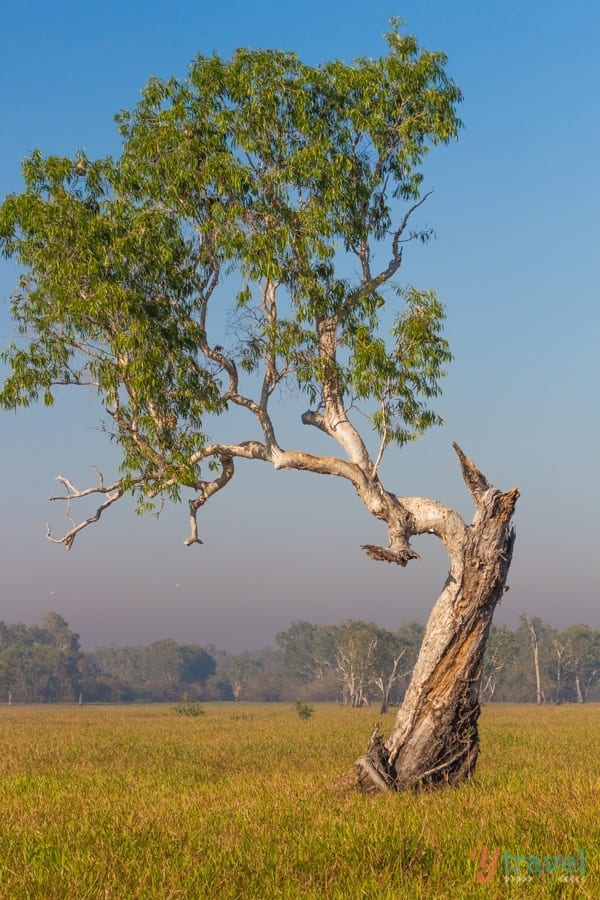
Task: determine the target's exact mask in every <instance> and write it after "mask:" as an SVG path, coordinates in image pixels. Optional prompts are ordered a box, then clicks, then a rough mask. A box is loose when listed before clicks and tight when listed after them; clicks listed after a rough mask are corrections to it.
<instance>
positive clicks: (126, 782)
mask: <svg viewBox="0 0 600 900" xmlns="http://www.w3.org/2000/svg"><path fill="white" fill-rule="evenodd" d="M205 710H206V715H204V716H200V717H197V718H194V717H182V716H177V715H175V713H174V710H173V707H172V706H170V705H164V706H147V707H146V706H136V707H82V708H76V707H64V706H63V707H56V706H47V707H11V708H8V707H5V708H2V709H1V710H0V741H1V744H0V746H1V748H2V752H1V754H0V804H1V806H0V808H1V809H2V820H1V825H0V896H1V897H2V898H8V900H20V898H27V900H33V898H43V900H54V898H65V900H85V898H104V900H107V898H110V900H133V898H160V900H168V898H185V900H196V898H212V897H215V898H217V897H218V898H260V900H271V898H295V897H302V898H340V900H342V898H343V900H354V898H357V900H358V898H369V900H370V898H372V900H378V898H384V900H388V898H389V900H392V898H393V900H396V898H399V900H405V898H406V900H411V898H432V900H435V898H440V900H441V898H444V900H455V898H456V900H461V898H471V897H473V898H479V897H483V898H494V897H557V898H558V897H561V898H562V897H590V898H598V897H600V865H599V863H600V853H599V847H600V814H599V810H600V771H599V769H598V763H599V761H600V708H599V707H598V705H590V706H584V707H571V706H569V707H556V708H555V707H552V708H550V707H548V708H537V707H533V706H493V707H487V708H486V709H485V710H484V711H483V714H482V718H481V736H482V754H481V757H480V761H479V765H478V769H477V773H476V776H475V777H474V779H473V780H472V782H471V783H469V784H464V785H463V786H461V787H460V788H456V789H451V790H443V791H438V792H435V793H431V794H413V793H408V794H400V795H394V796H390V795H386V796H381V797H363V796H360V795H357V794H347V793H343V792H342V791H340V790H338V789H336V784H339V781H340V779H339V776H340V775H341V774H343V773H344V771H345V770H346V769H348V768H349V766H350V765H351V763H352V761H353V759H354V758H355V757H356V756H358V755H359V754H360V753H362V752H364V750H365V746H366V743H367V741H368V735H369V733H370V730H371V726H372V723H373V721H374V719H375V718H376V715H375V711H373V710H348V709H343V708H340V707H337V706H334V705H325V704H324V705H319V704H317V705H316V709H315V715H314V716H313V717H312V718H311V719H309V720H307V721H302V720H301V719H300V718H299V717H298V715H297V713H296V710H295V708H294V707H293V706H292V705H283V704H282V705H275V704H274V705H266V704H207V705H206V706H205ZM392 721H393V713H389V714H388V715H387V716H386V717H384V722H383V725H384V728H385V727H388V728H389V726H390V725H391V723H392ZM478 846H479V847H480V846H487V847H488V848H489V849H490V852H492V851H493V850H494V848H496V847H500V848H502V850H503V851H506V852H508V853H510V854H519V855H522V856H529V857H532V856H539V857H542V856H545V855H551V856H553V857H554V856H559V857H560V858H561V860H562V858H564V857H566V856H567V855H570V854H573V853H576V852H577V851H580V850H581V851H584V852H585V867H586V873H585V877H584V878H583V880H582V882H581V883H580V882H576V881H569V880H566V879H567V878H569V877H571V876H567V875H565V874H560V873H561V872H562V869H560V865H559V872H556V873H554V874H537V873H535V874H529V875H528V873H527V872H526V866H527V863H526V862H523V863H522V871H521V878H524V877H528V878H529V879H530V880H529V881H527V882H523V881H522V880H518V879H517V878H516V877H515V878H513V879H512V880H509V881H508V882H506V881H505V880H504V875H503V865H502V857H500V859H499V861H498V866H497V870H496V872H495V874H494V876H493V878H492V879H491V880H490V882H489V883H488V884H477V883H475V874H476V869H477V866H476V862H475V861H474V860H472V859H471V858H470V854H471V851H472V850H473V848H476V847H478Z"/></svg>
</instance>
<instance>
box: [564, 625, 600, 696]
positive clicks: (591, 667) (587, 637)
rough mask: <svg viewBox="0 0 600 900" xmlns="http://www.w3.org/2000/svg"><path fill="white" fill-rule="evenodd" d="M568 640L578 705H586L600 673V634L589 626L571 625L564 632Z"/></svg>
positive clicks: (570, 664)
mask: <svg viewBox="0 0 600 900" xmlns="http://www.w3.org/2000/svg"><path fill="white" fill-rule="evenodd" d="M561 636H562V638H563V640H568V642H569V645H568V656H569V667H570V671H571V672H572V677H573V687H574V695H575V699H576V700H577V703H585V701H586V700H587V699H588V696H589V691H590V687H591V686H592V684H593V683H594V682H595V681H597V679H598V673H599V672H600V633H599V632H597V631H592V629H591V628H590V627H589V626H588V625H571V626H569V628H566V629H565V630H564V631H563V632H562V635H561Z"/></svg>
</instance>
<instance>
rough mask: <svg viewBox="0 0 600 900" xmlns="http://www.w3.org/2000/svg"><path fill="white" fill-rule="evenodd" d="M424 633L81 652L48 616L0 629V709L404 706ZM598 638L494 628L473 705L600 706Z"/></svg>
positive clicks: (310, 629) (357, 631)
mask: <svg viewBox="0 0 600 900" xmlns="http://www.w3.org/2000/svg"><path fill="white" fill-rule="evenodd" d="M423 632H424V628H423V626H422V625H420V624H419V623H418V622H409V623H408V624H405V625H402V626H401V627H400V628H399V629H398V630H397V631H393V632H392V631H387V630H386V629H383V628H379V627H378V626H377V625H375V624H373V623H372V622H362V621H358V620H350V621H347V622H343V623H342V624H340V625H315V624H312V623H311V622H304V621H297V622H294V623H293V624H292V625H291V626H290V627H289V628H288V630H287V631H284V632H281V633H280V634H278V635H277V647H276V648H275V649H273V648H267V649H264V650H258V651H252V652H249V651H244V652H243V653H237V654H232V653H228V652H226V651H224V650H219V649H217V648H216V647H214V646H212V645H207V646H204V647H202V646H200V645H198V644H179V643H178V642H177V641H174V640H171V639H168V638H167V639H164V640H160V641H156V642H155V643H153V644H150V645H148V646H145V647H116V646H110V647H98V648H97V649H96V650H93V651H92V652H90V653H86V652H84V651H82V650H81V647H80V644H79V635H77V634H75V633H74V632H73V631H71V629H70V628H69V625H68V623H67V622H66V621H65V620H64V619H63V618H62V616H60V615H58V613H55V612H51V613H48V615H47V616H46V617H45V618H44V620H43V622H42V624H41V625H40V626H37V625H33V626H27V625H6V624H5V623H4V622H0V699H1V700H3V701H4V702H7V703H52V702H63V703H64V702H85V703H94V702H96V703H97V702H104V703H114V702H121V703H123V702H135V701H137V702H139V701H146V702H150V701H152V702H156V701H179V700H181V699H182V697H188V698H190V699H197V700H202V701H205V700H206V701H208V700H260V701H279V700H282V701H296V700H302V701H310V700H312V701H319V700H328V701H338V702H341V703H345V704H348V705H351V706H363V705H369V704H373V703H378V704H380V705H381V706H382V707H384V708H385V707H387V706H388V705H394V704H398V703H400V702H401V700H402V698H403V696H404V692H405V691H406V688H407V685H408V682H409V679H410V675H411V672H412V668H413V666H414V664H415V661H416V658H417V654H418V651H419V647H420V644H421V640H422V638H423ZM599 676H600V631H594V630H593V629H591V628H589V627H588V626H587V625H572V626H570V627H569V628H566V629H564V630H563V631H556V630H554V629H553V628H551V627H550V626H549V625H547V624H545V623H544V622H542V621H541V620H540V619H538V618H533V619H529V618H527V617H526V616H523V617H522V618H521V624H520V625H519V627H518V628H516V629H515V630H510V629H509V628H507V627H506V626H500V627H496V626H493V627H492V631H491V634H490V639H489V641H488V647H487V651H486V658H485V665H484V671H483V675H482V682H481V693H482V700H484V701H492V700H501V701H513V702H514V701H517V702H534V701H536V700H537V701H538V702H540V703H541V702H549V703H550V702H551V703H564V702H570V703H573V702H578V703H584V702H586V701H593V700H595V701H600V677H599Z"/></svg>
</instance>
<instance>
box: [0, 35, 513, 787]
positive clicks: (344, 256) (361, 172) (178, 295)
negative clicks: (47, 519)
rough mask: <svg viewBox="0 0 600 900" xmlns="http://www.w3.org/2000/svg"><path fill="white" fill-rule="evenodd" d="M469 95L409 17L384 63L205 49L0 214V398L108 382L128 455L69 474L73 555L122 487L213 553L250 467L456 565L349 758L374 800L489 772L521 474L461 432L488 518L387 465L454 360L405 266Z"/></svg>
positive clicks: (422, 418) (24, 399)
mask: <svg viewBox="0 0 600 900" xmlns="http://www.w3.org/2000/svg"><path fill="white" fill-rule="evenodd" d="M460 99H461V95H460V91H459V89H458V87H457V86H456V85H455V84H454V83H453V81H452V80H451V79H450V78H449V77H448V75H447V73H446V58H445V56H444V54H442V53H439V52H429V51H426V50H423V49H421V48H419V46H418V44H417V42H416V41H415V39H414V38H412V37H410V36H405V35H403V34H402V33H400V31H399V30H398V28H397V27H396V25H395V24H394V25H393V27H392V30H391V32H390V33H389V34H388V35H387V50H386V53H385V55H383V56H382V57H381V58H379V59H359V60H356V61H355V62H354V63H352V64H350V65H348V64H345V63H343V62H340V61H334V62H328V63H324V64H322V65H319V66H316V67H311V66H307V65H305V64H303V63H302V62H301V61H300V60H299V59H298V57H297V56H296V55H294V54H292V53H284V52H279V51H256V52H255V51H248V50H239V51H238V52H236V53H235V54H234V56H233V57H232V59H231V60H230V61H224V60H222V59H220V58H219V57H218V56H212V57H204V56H199V57H197V58H196V59H195V60H194V62H193V63H192V64H191V66H190V69H189V76H188V77H187V78H186V79H185V80H176V79H171V80H169V81H166V82H163V81H159V80H158V79H151V80H150V81H149V83H148V84H147V86H146V88H145V90H144V92H143V95H142V99H141V101H140V103H139V104H138V105H137V107H136V108H135V109H133V110H132V111H130V112H122V113H121V114H120V115H119V116H118V117H117V121H118V124H119V128H120V132H121V136H122V153H121V155H120V157H119V158H118V159H116V160H115V159H112V158H106V159H100V160H96V161H93V160H91V159H89V158H88V157H87V156H86V155H85V154H84V153H81V152H80V153H78V154H76V155H75V157H74V158H73V159H70V158H58V157H53V156H50V157H45V158H44V157H43V156H42V155H41V153H39V152H36V153H34V154H33V155H32V156H31V157H30V158H28V159H27V160H26V161H25V163H24V166H23V176H24V180H25V190H24V192H23V193H21V194H20V195H18V196H10V197H8V198H7V199H6V200H5V202H4V204H3V206H2V209H1V213H0V242H1V246H2V250H3V252H4V254H5V255H6V256H7V257H12V258H14V259H15V260H16V261H17V262H18V263H19V264H20V265H21V266H22V267H23V270H24V274H23V276H22V277H21V279H20V284H19V287H18V289H17V291H16V292H15V294H14V296H13V301H12V312H13V316H14V318H15V320H16V322H17V324H18V327H19V331H20V336H19V338H18V339H17V340H16V341H15V342H13V343H12V344H11V345H10V347H9V348H8V350H7V352H6V354H5V360H6V361H7V362H8V364H9V365H10V367H11V374H10V375H9V377H8V378H7V380H6V382H5V384H4V387H3V390H2V393H1V402H2V404H3V406H4V407H6V408H9V409H13V408H16V407H19V406H23V405H28V404H30V403H32V402H33V401H35V400H37V399H38V398H39V397H40V396H41V397H42V398H43V399H44V402H45V403H47V404H52V403H53V400H54V393H55V388H56V386H58V385H69V386H81V385H86V386H91V387H92V388H93V389H94V390H95V391H97V394H98V397H99V400H100V402H101V404H102V406H103V407H104V410H105V413H106V420H105V427H106V430H107V431H108V432H110V434H111V437H112V438H113V439H114V440H115V441H116V442H117V444H118V445H119V446H120V447H121V449H122V451H123V458H122V468H121V473H120V476H119V477H118V478H117V479H116V480H114V481H112V483H110V484H108V483H105V481H104V479H103V478H102V477H100V479H99V482H98V484H96V485H93V486H91V487H88V488H85V489H78V488H76V487H75V485H74V484H73V483H72V481H71V480H70V479H68V478H66V477H63V476H61V477H60V478H59V480H60V481H61V482H62V484H63V486H64V494H63V495H61V498H62V499H64V500H66V501H67V502H68V503H69V504H70V505H71V506H72V505H73V503H74V501H75V500H76V499H77V498H80V497H84V496H88V497H89V496H93V495H97V496H98V497H99V505H98V507H97V511H96V512H95V513H93V514H92V515H90V516H88V517H86V518H82V520H81V521H80V522H79V523H77V524H75V525H74V526H73V527H72V528H71V529H70V530H69V531H68V532H67V533H66V534H64V535H62V536H61V537H54V536H53V535H52V534H51V533H50V532H49V537H50V539H51V540H55V541H60V542H62V543H64V544H65V545H66V546H67V547H69V548H70V547H71V546H72V544H73V541H74V540H75V538H76V536H77V534H78V533H79V532H80V531H81V529H82V528H84V527H86V526H87V525H89V524H90V523H91V522H93V521H97V520H98V519H99V518H100V517H101V516H102V515H103V513H104V512H105V511H106V510H107V508H108V507H109V506H110V505H111V504H113V503H115V502H116V501H117V500H119V498H121V497H122V496H124V495H126V494H129V493H132V494H134V495H136V496H137V498H138V501H139V503H140V505H141V506H142V507H143V508H144V507H146V506H147V505H149V504H151V503H152V502H156V500H157V498H161V497H164V496H167V497H169V498H172V499H175V500H179V499H180V498H181V497H182V496H184V494H186V493H187V492H190V493H191V497H190V499H189V500H188V502H189V512H190V533H189V536H188V538H187V540H186V543H187V544H196V543H201V541H200V537H199V534H198V523H197V513H198V511H199V509H200V508H201V507H202V506H203V505H204V504H205V503H206V502H207V500H209V498H210V497H212V496H213V495H215V494H216V493H217V492H218V491H220V490H221V489H222V488H224V487H225V486H226V485H227V484H228V483H229V482H230V481H231V480H232V478H233V476H234V473H235V461H236V459H239V458H242V459H250V460H256V461H261V462H264V463H268V464H270V465H271V466H272V467H273V468H274V469H275V470H281V469H290V468H292V469H301V470H304V471H308V472H313V473H318V474H321V475H335V476H338V477H340V478H343V479H345V480H346V481H347V482H348V483H349V484H350V485H351V486H352V488H353V489H354V490H355V491H356V492H357V494H358V496H359V497H360V499H361V500H362V502H363V504H364V506H365V507H366V509H367V510H368V511H369V512H370V513H371V514H372V515H373V516H375V517H376V518H377V519H379V520H381V521H383V522H384V523H386V525H387V529H388V533H389V543H388V546H386V547H383V546H377V545H374V544H365V545H364V548H363V549H364V550H365V551H366V552H367V553H368V554H369V556H370V557H371V558H372V559H374V560H380V561H384V562H387V563H395V564H398V565H400V566H405V565H406V564H407V563H409V562H410V561H411V560H414V559H416V558H417V554H416V552H415V551H414V549H413V548H412V547H411V543H410V542H411V538H412V537H413V535H418V534H423V533H431V534H435V535H437V536H438V537H439V538H440V539H441V540H442V541H443V543H444V545H445V547H446V549H447V551H448V554H449V557H450V574H449V576H448V580H447V582H446V584H445V586H444V588H443V591H442V594H441V596H440V598H439V600H438V602H437V604H436V606H435V608H434V610H433V612H432V615H431V618H430V620H429V624H428V627H427V630H426V633H425V637H424V641H423V646H422V649H421V653H420V656H419V659H418V662H417V664H416V666H415V669H414V673H413V677H412V681H411V684H410V686H409V688H408V691H407V694H406V699H405V702H404V704H403V706H402V709H401V711H400V712H399V714H398V719H397V722H396V725H395V727H394V729H393V731H392V733H391V734H390V735H389V737H388V738H387V739H386V740H385V741H383V740H382V739H381V738H380V737H378V736H377V737H375V738H374V739H373V740H372V741H371V744H370V747H369V750H368V753H367V754H366V756H365V757H363V758H361V759H360V760H359V761H358V762H357V772H358V774H359V780H360V781H361V783H362V784H363V786H364V787H365V788H376V789H380V790H387V789H389V788H398V789H399V788H403V787H405V786H407V785H415V784H437V783H448V782H450V783H452V782H456V781H458V780H460V779H461V778H463V777H465V776H467V775H468V774H469V773H470V772H471V771H472V770H473V767H474V765H475V760H476V757H477V752H478V735H477V719H478V715H479V703H478V691H479V681H480V675H481V665H482V656H483V651H484V648H485V642H486V638H487V634H488V630H489V627H490V623H491V619H492V614H493V611H494V607H495V605H496V603H497V602H498V600H499V598H500V596H501V595H502V592H503V590H504V584H505V579H506V574H507V571H508V567H509V564H510V559H511V554H512V547H513V532H512V530H511V525H510V520H511V516H512V513H513V509H514V506H515V503H516V500H517V496H518V493H517V490H516V489H515V488H513V489H512V490H510V491H508V492H507V493H502V492H501V491H499V490H497V489H496V488H495V487H493V486H492V485H491V484H490V483H489V482H488V481H487V479H486V478H485V477H484V475H483V474H482V473H481V472H480V471H479V470H478V469H477V468H476V466H475V465H474V463H473V462H472V461H471V460H470V459H469V458H468V457H467V456H466V455H465V454H464V453H463V452H462V451H461V450H460V448H459V447H458V446H456V447H455V449H456V452H457V454H458V458H459V462H460V466H461V469H462V474H463V477H464V479H465V481H466V484H467V486H468V488H469V490H470V492H471V495H472V497H473V500H474V504H475V516H474V518H473V521H472V522H471V524H467V523H466V522H465V521H463V519H462V517H461V516H460V515H459V514H458V513H457V512H455V511H454V510H452V509H449V508H447V507H445V506H443V505H442V504H441V503H438V502H436V501H434V500H429V499H425V498H422V497H411V496H408V495H405V494H404V493H401V494H397V493H395V492H393V491H391V490H389V489H388V488H386V487H385V486H384V485H383V484H382V482H381V480H380V477H379V469H380V463H381V460H382V457H383V454H384V452H385V450H386V448H387V447H388V446H389V445H390V444H396V445H400V446H401V445H403V444H405V443H406V442H407V441H411V440H413V439H414V438H416V437H418V436H419V435H421V434H422V433H423V432H424V431H425V430H426V429H427V428H429V427H430V426H432V425H434V424H436V423H438V422H440V419H439V416H438V415H437V414H436V413H435V412H434V410H433V409H432V408H431V405H430V401H431V399H432V398H434V397H436V396H437V395H438V394H439V391H440V379H441V377H442V375H443V374H444V367H445V366H446V365H447V363H448V362H449V360H450V352H449V348H448V344H447V342H446V340H445V339H444V337H443V333H442V325H443V318H444V310H443V307H442V304H441V303H440V301H439V299H438V298H437V296H436V294H435V293H434V292H433V291H431V290H418V289H416V288H415V287H413V286H410V285H404V286H402V285H401V284H399V282H398V280H397V279H398V276H399V272H400V268H401V265H402V261H403V256H404V252H405V248H406V247H407V244H410V242H411V241H417V242H418V241H426V240H427V239H428V237H429V236H430V231H429V230H427V229H422V228H418V227H413V222H414V221H415V213H416V212H417V210H418V209H419V208H420V207H421V205H422V204H423V203H424V201H425V199H426V197H427V194H423V193H422V189H421V185H422V174H421V172H420V165H421V163H422V161H423V159H424V157H425V156H426V154H427V153H428V151H429V149H430V148H431V147H432V146H433V145H437V144H444V143H447V142H449V141H451V140H453V139H454V138H456V136H457V134H458V131H459V128H460V121H459V119H458V117H457V114H456V106H457V104H458V102H459V101H460ZM227 306H228V308H229V312H228V319H227V322H228V330H224V329H223V321H224V320H225V319H224V312H223V310H224V308H225V307H227ZM281 387H285V389H286V390H287V391H290V390H291V389H293V390H295V391H296V392H297V393H298V394H299V395H304V396H305V397H306V398H307V400H306V402H307V405H308V408H307V409H306V411H305V412H304V413H303V414H302V416H301V419H302V422H303V423H304V425H306V426H308V430H309V431H310V429H311V428H312V429H318V430H319V431H320V432H321V433H322V434H324V435H326V436H327V438H328V439H330V441H331V447H332V451H331V455H325V454H323V453H315V452H310V450H309V449H289V448H286V447H284V446H282V443H281V441H280V438H279V436H278V423H277V421H275V417H274V415H273V410H274V403H273V397H274V395H275V394H276V392H277V391H278V389H279V388H281ZM87 389H88V388H86V390H87ZM235 407H239V408H240V409H242V410H244V411H245V412H246V414H247V416H248V422H249V424H248V426H247V430H244V428H245V427H246V426H245V425H244V422H243V420H242V419H241V418H240V417H235V416H234V417H233V419H232V425H235V427H236V428H237V429H238V431H239V439H238V440H235V441H227V440H223V441H221V440H219V439H218V438H216V439H212V437H209V436H208V429H209V427H210V432H211V435H212V434H213V433H215V434H216V433H217V432H218V430H219V427H220V422H219V416H222V415H223V414H225V413H226V412H228V411H232V410H233V409H234V408H235ZM357 413H360V414H361V416H362V417H360V418H358V419H357ZM365 416H366V417H367V418H366V419H365ZM252 421H253V425H252V424H251V422H252ZM357 421H359V422H361V423H364V422H365V421H368V422H369V423H370V424H369V427H368V429H367V430H366V432H365V431H364V432H363V433H361V432H360V431H359V429H358V427H357V424H356V423H357ZM279 430H280V429H279ZM367 432H368V433H367ZM372 435H373V436H375V438H376V443H375V446H374V447H371V444H370V442H371V436H372ZM61 498H57V499H61Z"/></svg>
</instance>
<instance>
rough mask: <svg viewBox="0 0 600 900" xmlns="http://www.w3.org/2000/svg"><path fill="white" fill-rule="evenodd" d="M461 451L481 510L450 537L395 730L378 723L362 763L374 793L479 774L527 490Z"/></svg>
mask: <svg viewBox="0 0 600 900" xmlns="http://www.w3.org/2000/svg"><path fill="white" fill-rule="evenodd" d="M455 449H456V452H457V453H458V456H459V459H460V462H461V466H462V470H463V477H464V479H465V482H466V483H467V486H468V487H469V490H470V491H471V494H472V496H473V498H474V500H475V504H476V513H475V516H474V519H473V522H472V524H471V525H470V526H469V527H465V530H464V535H463V538H462V539H461V540H452V541H450V540H445V541H444V542H445V544H446V547H447V548H448V550H449V553H450V558H451V570H450V573H449V576H448V579H447V581H446V584H445V586H444V589H443V591H442V594H441V596H440V598H439V600H438V602H437V604H436V605H435V607H434V609H433V611H432V613H431V616H430V618H429V622H428V624H427V628H426V630H425V635H424V637H423V644H422V646H421V650H420V653H419V658H418V660H417V663H416V665H415V668H414V670H413V674H412V679H411V682H410V685H409V687H408V690H407V692H406V696H405V698H404V702H403V704H402V707H401V709H400V711H399V713H398V716H397V719H396V723H395V725H394V728H393V730H392V732H391V734H390V735H389V736H388V738H387V739H386V740H383V739H382V737H381V736H380V735H379V733H378V730H377V726H376V728H375V730H374V732H373V734H372V736H371V742H370V745H369V749H368V751H367V753H366V755H365V756H363V757H361V758H360V759H358V760H357V761H356V763H355V767H356V773H357V778H358V784H359V786H360V788H361V789H362V790H365V791H368V792H371V791H388V790H402V789H405V788H409V787H433V786H436V785H441V784H456V783H457V782H459V781H461V780H462V779H464V778H468V777H469V776H470V775H471V773H472V772H473V770H474V768H475V764H476V761H477V756H478V753H479V736H478V729H477V720H478V718H479V712H480V706H479V692H480V683H481V673H482V668H483V656H484V651H485V645H486V640H487V637H488V633H489V629H490V625H491V622H492V616H493V613H494V609H495V607H496V604H497V603H498V601H499V600H500V599H501V597H502V595H503V593H504V591H505V583H506V576H507V574H508V569H509V566H510V562H511V557H512V550H513V544H514V538H515V532H514V529H513V528H512V526H511V518H512V514H513V511H514V508H515V504H516V502H517V499H518V496H519V493H518V490H517V488H512V489H511V490H510V491H507V492H506V493H502V492H500V491H499V490H498V489H497V488H494V487H493V486H492V485H490V484H489V483H488V482H487V480H486V479H485V478H484V476H483V475H482V474H481V473H480V472H479V470H478V469H477V468H476V467H475V465H474V464H473V463H472V461H471V460H470V459H468V457H466V456H464V454H463V453H462V451H461V450H460V448H458V447H455ZM436 533H437V532H436Z"/></svg>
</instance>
